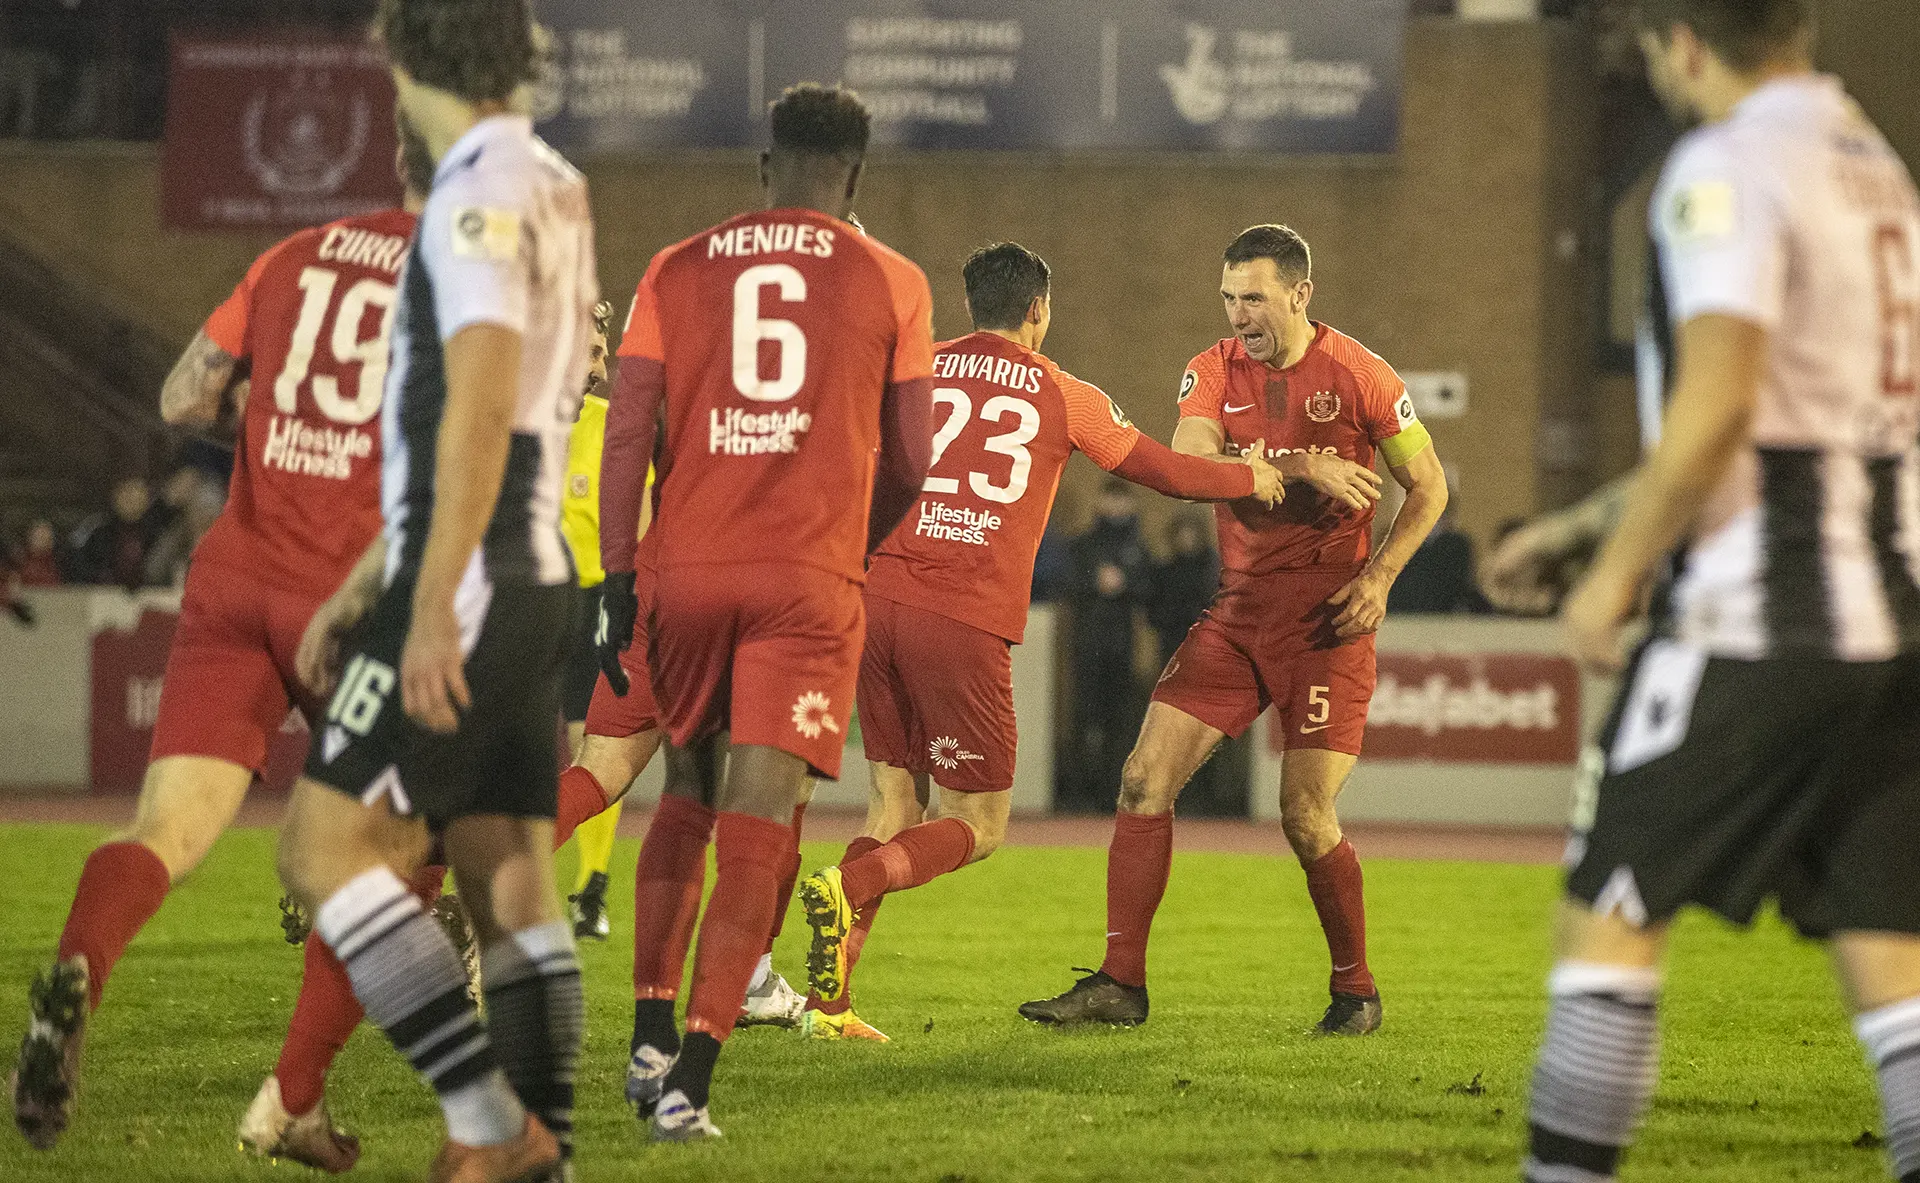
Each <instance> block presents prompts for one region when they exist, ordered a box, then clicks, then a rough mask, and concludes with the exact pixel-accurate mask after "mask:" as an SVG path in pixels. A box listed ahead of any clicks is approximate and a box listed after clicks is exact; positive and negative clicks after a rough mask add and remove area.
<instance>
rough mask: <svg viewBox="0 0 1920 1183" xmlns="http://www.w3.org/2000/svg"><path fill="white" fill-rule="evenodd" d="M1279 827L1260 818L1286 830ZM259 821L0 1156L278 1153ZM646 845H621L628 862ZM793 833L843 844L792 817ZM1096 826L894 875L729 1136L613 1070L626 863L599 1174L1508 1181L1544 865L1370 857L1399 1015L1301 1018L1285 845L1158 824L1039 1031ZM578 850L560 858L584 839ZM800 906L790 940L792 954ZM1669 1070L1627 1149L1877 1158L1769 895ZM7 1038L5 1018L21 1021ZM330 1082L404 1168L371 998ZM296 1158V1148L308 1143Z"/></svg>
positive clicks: (25, 863) (1298, 919)
mask: <svg viewBox="0 0 1920 1183" xmlns="http://www.w3.org/2000/svg"><path fill="white" fill-rule="evenodd" d="M99 837H100V832H99V831H97V830H94V829H91V828H87V827H78V826H55V825H36V826H20V825H15V826H5V827H0V867H4V868H5V869H6V888H5V892H4V897H0V898H3V900H4V902H3V903H0V1018H4V1023H3V1024H0V1036H4V1038H5V1039H6V1040H9V1041H11V1040H12V1039H14V1038H15V1037H16V1036H17V1033H18V1031H19V1027H18V1026H17V1025H16V1024H19V1023H20V1022H22V1016H23V1015H24V1012H25V999H26V983H27V981H28V979H29V977H30V976H31V974H32V973H33V971H34V970H35V969H36V968H38V967H39V966H41V965H42V964H43V962H44V960H45V959H46V957H47V955H48V954H49V952H50V950H51V949H52V947H53V944H54V941H55V939H56V937H57V934H58V930H59V926H60V923H61V921H62V919H63V917H64V915H65V910H66V906H67V900H68V898H69V894H70V892H71V890H72V886H73V883H74V881H75V878H76V876H77V875H78V873H79V868H80V864H81V861H82V859H83V858H84V857H85V853H86V851H87V849H88V848H89V847H90V846H91V844H92V843H93V842H94V841H96V840H97V839H98V838H99ZM1277 844H1278V843H1277V842H1276V845H1277ZM271 850H272V836H271V835H270V834H268V833H266V832H261V831H242V832H237V833H234V834H231V835H229V836H228V837H226V838H225V839H223V840H222V842H221V843H220V845H219V846H218V848H217V849H216V850H215V852H214V854H213V856H212V858H210V859H209V860H208V862H207V864H206V866H204V867H203V868H202V869H201V870H200V871H199V872H198V873H197V874H196V875H195V876H194V877H193V878H192V879H190V880H189V881H188V882H187V883H186V884H185V885H184V886H183V887H182V888H181V889H180V890H179V891H178V892H176V893H175V895H174V896H173V898H172V899H170V900H169V901H168V903H167V906H166V907H165V909H163V910H162V911H161V913H160V915H159V916H158V917H157V918H156V919H155V921H154V922H153V923H152V924H151V925H149V926H148V929H147V931H146V932H145V933H144V934H143V935H142V936H141V938H140V939H139V940H138V941H136V942H135V944H134V945H133V947H132V949H131V950H130V951H129V952H128V954H127V956H126V957H125V958H124V959H123V960H122V961H121V963H120V965H119V968H118V970H117V973H116V976H115V977H114V979H113V981H112V982H111V983H110V985H109V989H108V993H107V1003H106V1006H105V1007H104V1008H103V1009H102V1010H101V1012H100V1013H99V1014H98V1015H97V1016H95V1019H94V1022H93V1026H92V1028H91V1033H90V1041H89V1049H88V1057H87V1074H86V1078H85V1084H84V1087H83V1091H82V1095H81V1108H80V1114H79V1120H78V1122H77V1124H76V1126H75V1128H74V1129H73V1130H72V1131H70V1132H69V1134H68V1136H67V1137H66V1139H65V1140H64V1142H63V1143H62V1144H61V1146H60V1147H59V1148H58V1149H57V1150H56V1151H55V1152H54V1153H52V1154H50V1155H39V1154H35V1153H33V1152H31V1151H29V1150H28V1149H27V1148H26V1146H25V1144H24V1143H23V1142H21V1141H20V1140H19V1139H18V1138H17V1137H15V1136H14V1135H13V1133H12V1131H10V1130H7V1131H0V1179H4V1180H9V1181H13V1183H27V1181H41V1180H47V1181H51V1180H90V1181H91V1180H122V1179H125V1180H135V1179H137V1180H195V1181H200V1180H275V1181H284V1180H290V1179H299V1178H303V1177H306V1176H307V1172H306V1171H305V1170H304V1169H303V1168H300V1167H295V1166H292V1165H290V1164H282V1165H279V1166H273V1165H269V1164H265V1163H261V1162H257V1161H254V1160H250V1159H246V1158H243V1157H242V1156H241V1155H239V1154H238V1153H237V1152H236V1150H235V1142H234V1138H233V1129H234V1125H235V1123H236V1122H237V1121H238V1119H239V1116H240V1113H241V1111H242V1109H243V1108H244V1107H245V1106H246V1104H247V1102H248V1100H249V1099H251V1097H252V1095H253V1092H254V1090H255V1088H257V1087H258V1085H259V1083H260V1080H261V1079H262V1077H263V1076H264V1074H265V1073H266V1072H267V1071H268V1069H269V1068H270V1067H271V1066H272V1063H273V1060H274V1056H275V1054H276V1052H277V1050H278V1047H279V1040H280V1036H281V1033H282V1031H283V1029H284V1026H285V1023H286V1020H287V1016H288V1014H289V1012H290V1009H291V1006H292V1001H293V995H294V991H295V987H296V983H297V981H298V974H299V954H298V952H297V951H296V950H294V949H292V948H290V947H289V946H287V945H286V944H285V943H283V942H282V940H281V939H280V932H279V928H278V925H277V912H276V909H275V900H276V898H277V896H278V894H279V889H278V887H277V885H276V883H275V881H274V877H273V869H272V858H271ZM635 851H636V844H635V843H633V842H630V841H623V842H622V843H621V844H620V846H619V848H618V850H617V851H616V854H615V863H614V882H615V883H616V884H620V883H631V882H632V871H633V862H634V857H635ZM806 853H807V864H808V866H809V867H811V866H814V865H818V864H820V863H822V862H824V861H826V860H829V859H831V858H833V857H834V856H835V855H836V854H837V853H838V852H837V850H835V849H831V848H828V847H826V846H824V845H821V844H809V846H808V849H807V852H806ZM1104 858H1105V854H1104V852H1103V851H1100V850H1057V849H1034V848H1028V849H1008V850H1005V851H1003V852H1001V853H1000V854H998V855H996V856H995V857H994V858H993V859H992V860H990V861H989V862H987V863H986V864H984V865H982V866H979V867H974V868H970V869H968V870H966V871H964V872H962V873H960V874H958V875H953V876H950V877H948V878H945V879H942V880H939V881H937V882H935V883H934V884H932V885H930V886H928V887H926V888H923V889H921V890H918V891H914V892H910V893H906V894H903V895H901V896H898V897H896V898H895V899H893V900H891V901H889V902H888V904H887V907H886V911H885V912H883V913H882V914H881V917H880V921H879V924H878V925H877V927H876V929H875V934H874V938H873V942H872V944H871V946H870V950H871V951H870V953H869V955H868V957H867V959H866V960H865V962H864V963H863V964H862V966H861V972H860V976H859V978H858V979H857V982H856V986H857V995H858V997H859V999H860V1011H861V1013H862V1015H863V1016H864V1017H866V1018H867V1019H868V1020H870V1021H872V1022H873V1023H875V1024H876V1025H877V1026H879V1027H880V1028H881V1029H882V1030H885V1031H887V1032H888V1033H890V1034H891V1035H892V1036H893V1037H894V1042H893V1043H892V1044H891V1045H889V1046H885V1047H873V1046H853V1045H843V1044H819V1043H808V1042H806V1041H803V1040H800V1039H798V1038H797V1037H794V1036H792V1035H789V1034H787V1033H784V1032H777V1031H766V1030H758V1031H749V1032H743V1033H741V1034H740V1035H738V1036H737V1037H736V1038H734V1039H733V1040H732V1041H731V1042H730V1043H729V1044H728V1045H727V1051H726V1054H725V1056H724V1057H723V1058H722V1060H721V1064H720V1071H719V1075H718V1078H717V1081H716V1085H715V1092H714V1117H715V1120H716V1121H717V1122H718V1123H719V1124H720V1125H721V1126H722V1127H723V1128H724V1129H725V1130H726V1132H727V1137H726V1139H725V1140H724V1142H721V1143H718V1144H712V1145H704V1146H693V1147H663V1148H653V1147H650V1146H648V1145H647V1144H646V1143H645V1142H644V1141H643V1140H642V1139H641V1137H640V1136H639V1130H638V1127H637V1126H636V1123H635V1122H634V1121H633V1119H632V1118H631V1117H629V1116H628V1115H627V1113H626V1112H625V1110H624V1108H623V1106H622V1104H621V1101H620V1086H621V1080H622V1073H623V1069H624V1064H625V1058H626V1041H627V1030H628V1020H629V1015H630V1009H629V1008H630V1003H629V1001H628V1000H629V998H630V991H629V988H628V971H629V956H630V949H631V934H630V932H629V931H628V930H627V926H626V920H627V918H628V916H629V915H630V912H631V908H632V901H631V897H630V894H629V893H624V892H621V891H616V892H615V893H614V900H613V902H614V909H615V910H614V921H615V934H616V935H615V938H614V939H613V940H611V941H609V942H608V943H606V944H604V945H595V944H589V945H588V946H586V947H585V948H584V949H583V960H584V962H585V964H586V970H587V991H588V1025H587V1046H586V1051H585V1056H584V1060H583V1063H582V1067H581V1072H580V1078H579V1082H580V1113H579V1128H580V1164H581V1177H582V1178H583V1179H585V1180H589V1181H595V1180H648V1181H649V1183H655V1181H657V1183H668V1181H672V1180H755V1181H759V1180H795V1181H808V1180H819V1181H821V1183H846V1181H849V1180H888V1181H924V1183H963V1181H964V1183H997V1181H1002V1180H1005V1181H1013V1180H1062V1181H1064V1180H1100V1181H1107V1180H1134V1179H1139V1180H1152V1181H1153V1183H1171V1181H1175V1180H1200V1179H1206V1180H1215V1179H1220V1180H1225V1179H1283V1180H1294V1179H1299V1180H1327V1181H1330V1183H1333V1181H1337V1183H1357V1181H1366V1180H1403V1179H1404V1180H1414V1179H1418V1180H1501V1181H1503V1183H1505V1181H1510V1180H1512V1179H1514V1178H1515V1177H1516V1166H1515V1164H1516V1155H1517V1153H1518V1147H1519V1145H1520V1142H1521V1139H1522V1136H1523V1133H1524V1128H1525V1126H1524V1119H1523V1116H1522V1114H1523V1112H1524V1093H1525V1086H1526V1076H1527V1072H1528V1070H1529V1064H1530V1059H1531V1055H1532V1051H1533V1047H1534V1042H1535V1039H1536V1038H1537V1035H1538V1031H1539V1025H1540V1022H1541V1016H1542V1013H1543V1000H1542V994H1541V982H1542V978H1543V975H1544V973H1545V971H1546V968H1547V952H1546V918H1547V917H1548V915H1549V913H1550V910H1551V905H1552V901H1553V899H1554V896H1555V892H1556V888H1557V876H1556V875H1555V873H1554V871H1553V870H1552V869H1550V868H1542V867H1506V866H1486V865H1473V864H1465V863H1413V862H1392V861H1387V860H1376V861H1372V862H1369V863H1368V864H1367V879H1368V893H1369V903H1370V909H1371V938H1372V956H1373V963H1374V966H1375V969H1376V971H1377V973H1378V974H1379V976H1380V979H1381V982H1382V985H1383V988H1384V992H1385V997H1386V1007H1387V1025H1386V1028H1385V1030H1384V1031H1382V1032H1381V1033H1380V1034H1379V1035H1378V1036H1374V1037H1371V1038H1368V1039H1365V1040H1355V1041H1345V1040H1342V1041H1331V1040H1317V1039H1313V1038H1310V1037H1308V1036H1306V1035H1305V1034H1304V1033H1303V1032H1304V1029H1305V1028H1306V1027H1307V1026H1308V1025H1309V1024H1310V1023H1311V1022H1312V1021H1313V1020H1314V1019H1316V1018H1318V1017H1319V1012H1320V1008H1321V1007H1322V1006H1323V1005H1324V1003H1325V995H1324V990H1325V979H1326V954H1325V948H1324V946H1323V945H1322V944H1321V941H1320V936H1319V931H1318V929H1317V927H1316V925H1315V923H1314V919H1313V913H1312V909H1311V907H1310V906H1309V904H1308V902H1307V898H1306V892H1305V888H1304V884H1303V882H1302V878H1301V874H1300V872H1299V870H1298V868H1297V867H1296V866H1295V865H1294V864H1293V863H1292V862H1291V860H1289V859H1283V858H1273V859H1256V858H1249V857H1240V856H1225V855H1193V854H1182V855H1180V856H1177V857H1176V859H1175V863H1174V874H1173V884H1172V887H1171V888H1170V890H1169V892H1168V895H1167V900H1166V905H1165V906H1164V907H1163V908H1162V910H1161V913H1160V918H1159V924H1158V926H1157V928H1156V930H1155V935H1154V944H1153V950H1152V966H1153V1007H1154V1010H1153V1020H1152V1021H1151V1022H1150V1023H1148V1024H1147V1025H1146V1026H1144V1027H1141V1028H1139V1029H1137V1030H1133V1031H1087V1032H1080V1033H1064V1034H1063V1033H1061V1032H1057V1031H1050V1030H1045V1029H1042V1028H1038V1027H1034V1026H1031V1025H1029V1024H1027V1023H1025V1022H1023V1021H1021V1020H1020V1019H1019V1018H1018V1017H1017V1016H1016V1015H1015V1014H1014V1011H1013V1008H1014V1006H1015V1005H1016V1004H1017V1003H1019V1002H1020V1001H1022V1000H1023V999H1027V998H1032V997H1038V996H1041V995H1044V994H1050V993H1053V992H1054V991H1056V990H1058V989H1060V988H1062V987H1064V986H1066V985H1067V984H1068V983H1069V981H1070V980H1071V977H1070V975H1069V973H1068V967H1069V966H1070V965H1074V964H1082V965H1084V964H1089V963H1093V962H1096V961H1097V960H1098V958H1099V948H1100V932H1101V920H1102V919H1103V916H1104V913H1103V912H1102V906H1103V905H1102V883H1103V866H1104ZM571 860H572V856H571V854H570V853H567V854H563V856H562V863H563V866H562V871H563V872H565V873H568V874H569V876H570V872H571ZM804 928H805V926H804V924H802V923H801V922H800V920H799V919H798V911H797V909H796V910H795V911H794V912H793V913H792V914H791V915H790V916H789V918H788V924H787V932H786V935H785V936H784V937H783V938H782V942H781V947H780V950H779V954H778V963H779V965H780V966H781V968H783V969H784V970H785V971H786V972H787V973H788V974H789V975H792V976H796V977H797V976H798V972H799V967H800V965H801V955H802V947H801V938H802V935H803V933H804ZM1665 1041H1666V1042H1665V1055H1664V1064H1663V1067H1664V1075H1663V1078H1662V1081H1661V1087H1660V1093H1659V1097H1658V1099H1657V1101H1656V1103H1655V1106H1654V1111H1653V1114H1652V1117H1651V1119H1650V1121H1649V1123H1648V1126H1647V1128H1646V1131H1645V1134H1644V1136H1643V1138H1642V1140H1641V1144H1640V1145H1639V1147H1638V1148H1637V1149H1636V1150H1635V1151H1634V1153H1633V1154H1632V1155H1631V1156H1630V1158H1629V1159H1628V1162H1627V1170H1626V1177H1627V1178H1628V1179H1629V1180H1674V1181H1680V1180H1685V1181H1687V1183H1708V1181H1716V1180H1724V1181H1727V1183H1733V1181H1736V1180H1738V1181H1740V1183H1749V1181H1753V1180H1773V1179H1795V1178H1807V1179H1813V1178H1819V1179H1845V1180H1873V1179H1880V1178H1883V1177H1884V1176H1883V1173H1882V1172H1883V1167H1882V1160H1881V1155H1880V1152H1879V1151H1877V1150H1875V1149H1873V1148H1872V1147H1871V1146H1870V1145H1856V1144H1855V1143H1856V1141H1860V1142H1864V1143H1869V1144H1870V1143H1871V1142H1872V1139H1871V1138H1870V1137H1869V1138H1866V1139H1862V1134H1863V1132H1864V1131H1867V1130H1869V1129H1876V1130H1877V1129H1878V1127H1879V1116H1878V1111H1877V1109H1876V1107H1875V1102H1874V1098H1873V1092H1872V1081H1871V1077H1870V1075H1869V1074H1868V1072H1867V1070H1866V1068H1865V1066H1864V1064H1863V1062H1862V1060H1861V1057H1860V1054H1859V1053H1858V1051H1856V1049H1855V1046H1854V1043H1853V1041H1852V1038H1851V1036H1850V1035H1849V1033H1848V1031H1847V1027H1846V1024H1845V1022H1844V1021H1843V1018H1842V1015H1841V1010H1840V1006H1839V1003H1838V1000H1837V997H1836V994H1835V991H1834V988H1833V986H1832V985H1831V983H1830V980H1829V978H1828V975H1827V971H1826V963H1825V959H1824V957H1823V955H1822V954H1821V952H1820V950H1819V949H1817V948H1815V947H1813V946H1809V945H1806V944H1803V943H1799V942H1796V941H1795V940H1793V939H1792V938H1791V936H1790V935H1789V934H1788V933H1787V932H1786V931H1785V930H1784V929H1783V928H1782V927H1781V926H1780V925H1779V924H1778V923H1776V922H1772V921H1769V922H1767V923H1765V924H1764V925H1762V926H1761V928H1760V930H1759V931H1758V932H1757V933H1755V934H1753V935H1752V936H1750V937H1747V938H1745V939H1740V938H1737V937H1736V935H1735V934H1733V933H1732V932H1730V931H1729V930H1727V929H1725V928H1724V927H1722V926H1721V925H1719V924H1718V923H1717V922H1713V921H1711V920H1700V919H1694V920H1690V921H1688V922H1686V923H1684V924H1683V925H1682V928H1681V931H1680V932H1679V934H1678V936H1677V939H1676V946H1675V952H1674V959H1673V984H1672V986H1671V988H1670V990H1669V994H1668V1005H1667V1007H1666V1010H1665ZM9 1054H10V1053H9ZM330 1097H331V1102H332V1105H333V1110H334V1113H335V1116H336V1117H337V1118H339V1119H340V1120H341V1121H342V1122H343V1123H344V1124H346V1125H348V1126H349V1127H350V1128H352V1129H353V1130H355V1131H356V1132H357V1133H359V1134H360V1136H361V1137H362V1138H363V1139H364V1141H365V1144H366V1156H365V1158H363V1159H362V1161H361V1166H360V1168H359V1169H358V1170H357V1171H356V1172H355V1175H356V1176H357V1177H362V1178H365V1179H369V1180H385V1179H408V1178H418V1177H420V1176H421V1175H422V1174H423V1173H424V1170H425V1166H426V1163H427V1161H428V1159H429V1158H430V1157H431V1156H432V1154H433V1151H434V1148H435V1146H436V1145H437V1140H438V1137H439V1130H440V1125H439V1118H438V1113H437V1110H436V1108H435V1107H434V1105H433V1103H432V1098H431V1095H430V1094H429V1093H428V1092H427V1090H426V1089H425V1087H424V1086H423V1085H421V1084H419V1083H418V1082H417V1081H416V1080H415V1079H414V1078H413V1077H412V1076H411V1074H410V1073H409V1072H408V1071H407V1070H406V1068H405V1066H404V1065H403V1063H402V1062H401V1060H400V1059H399V1058H398V1056H397V1055H396V1054H395V1053H394V1052H393V1051H392V1049H391V1048H390V1047H389V1046H388V1045H387V1044H386V1043H385V1041H384V1040H383V1039H382V1038H381V1037H380V1036H379V1034H378V1033H377V1032H374V1031H371V1030H368V1029H364V1028H363V1029H362V1031H361V1032H360V1033H359V1034H358V1035H356V1036H355V1038H354V1041H353V1042H352V1043H351V1044H350V1045H349V1046H348V1048H347V1050H346V1052H345V1053H344V1054H343V1055H342V1057H341V1059H340V1062H339V1063H338V1065H337V1066H336V1069H335V1075H334V1079H333V1084H332V1087H331V1092H330ZM315 1177H316V1178H317V1177H318V1176H315Z"/></svg>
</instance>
